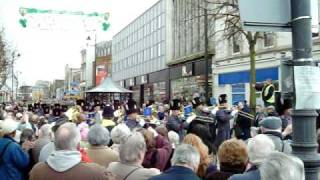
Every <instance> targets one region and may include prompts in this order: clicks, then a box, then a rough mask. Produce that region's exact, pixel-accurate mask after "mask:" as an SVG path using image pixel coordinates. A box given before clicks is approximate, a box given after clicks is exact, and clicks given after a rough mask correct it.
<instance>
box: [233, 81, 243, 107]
mask: <svg viewBox="0 0 320 180" xmlns="http://www.w3.org/2000/svg"><path fill="white" fill-rule="evenodd" d="M231 86H232V104H234V103H237V102H243V101H244V100H245V99H246V95H245V92H246V91H245V84H232V85H231Z"/></svg>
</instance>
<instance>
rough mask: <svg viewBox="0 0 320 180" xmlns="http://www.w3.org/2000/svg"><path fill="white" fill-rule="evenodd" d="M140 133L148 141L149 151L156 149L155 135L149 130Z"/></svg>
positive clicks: (140, 130) (141, 130)
mask: <svg viewBox="0 0 320 180" xmlns="http://www.w3.org/2000/svg"><path fill="white" fill-rule="evenodd" d="M138 131H139V132H140V133H141V134H142V135H143V137H144V139H145V140H146V145H147V149H148V150H151V149H155V148H156V140H155V135H154V133H153V132H151V131H149V130H147V129H139V130H138Z"/></svg>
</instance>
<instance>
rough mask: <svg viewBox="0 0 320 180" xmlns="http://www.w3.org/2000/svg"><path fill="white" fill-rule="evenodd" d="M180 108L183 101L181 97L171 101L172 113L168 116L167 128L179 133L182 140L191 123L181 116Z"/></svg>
mask: <svg viewBox="0 0 320 180" xmlns="http://www.w3.org/2000/svg"><path fill="white" fill-rule="evenodd" d="M180 109H181V102H180V100H179V99H174V100H172V101H171V102H170V110H171V115H170V116H169V118H168V122H167V129H168V131H175V132H176V133H178V134H179V136H180V140H182V139H183V137H184V135H185V129H187V127H188V126H189V124H188V123H187V122H186V121H184V120H183V119H182V118H181V117H180Z"/></svg>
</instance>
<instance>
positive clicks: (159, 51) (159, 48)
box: [158, 43, 161, 56]
mask: <svg viewBox="0 0 320 180" xmlns="http://www.w3.org/2000/svg"><path fill="white" fill-rule="evenodd" d="M158 56H161V43H159V44H158Z"/></svg>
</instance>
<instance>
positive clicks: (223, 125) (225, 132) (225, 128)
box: [215, 94, 233, 148]
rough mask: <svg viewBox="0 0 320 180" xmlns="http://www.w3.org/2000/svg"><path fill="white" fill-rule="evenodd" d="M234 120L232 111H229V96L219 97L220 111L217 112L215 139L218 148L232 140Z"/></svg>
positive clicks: (222, 95)
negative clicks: (231, 123)
mask: <svg viewBox="0 0 320 180" xmlns="http://www.w3.org/2000/svg"><path fill="white" fill-rule="evenodd" d="M232 118H233V117H232V115H231V111H230V110H228V102H227V95H226V94H221V95H220V96H219V110H218V111H217V112H216V120H217V129H218V133H217V137H216V139H215V145H216V148H218V147H219V146H220V144H221V143H222V142H223V141H225V140H227V139H230V131H231V130H230V120H231V119H232Z"/></svg>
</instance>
